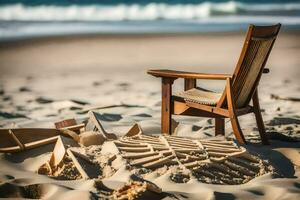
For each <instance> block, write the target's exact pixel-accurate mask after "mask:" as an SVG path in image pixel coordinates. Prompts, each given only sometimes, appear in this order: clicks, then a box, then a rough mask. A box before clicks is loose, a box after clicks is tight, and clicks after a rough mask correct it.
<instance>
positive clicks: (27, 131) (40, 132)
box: [0, 128, 61, 153]
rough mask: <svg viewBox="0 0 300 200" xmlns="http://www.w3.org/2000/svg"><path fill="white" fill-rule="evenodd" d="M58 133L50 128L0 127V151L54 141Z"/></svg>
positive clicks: (6, 151) (13, 150)
mask: <svg viewBox="0 0 300 200" xmlns="http://www.w3.org/2000/svg"><path fill="white" fill-rule="evenodd" d="M60 134H61V132H60V131H59V130H57V129H50V128H48V129H47V128H17V129H0V152H2V153H13V152H19V151H23V150H27V149H33V148H36V147H39V146H42V145H45V144H50V143H54V142H56V140H57V136H58V135H60Z"/></svg>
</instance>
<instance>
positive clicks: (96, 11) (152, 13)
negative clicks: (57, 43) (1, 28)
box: [0, 1, 300, 21]
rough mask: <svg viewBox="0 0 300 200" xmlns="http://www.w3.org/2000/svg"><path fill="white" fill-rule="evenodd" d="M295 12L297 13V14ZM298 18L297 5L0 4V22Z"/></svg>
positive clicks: (299, 10)
mask: <svg viewBox="0 0 300 200" xmlns="http://www.w3.org/2000/svg"><path fill="white" fill-rule="evenodd" d="M297 13H298V14H297ZM290 14H293V15H297V16H298V15H300V3H277V4H276V3H265V4H257V3H256V4H254V3H252V4H251V3H248V4H247V3H241V2H236V1H229V2H224V3H211V2H203V3H199V4H165V3H149V4H146V5H140V4H132V5H126V4H119V5H69V6H55V5H37V6H28V5H24V4H12V5H4V6H3V5H2V6H1V7H0V20H5V21H10V20H14V21H127V20H163V19H166V20H187V19H203V18H209V17H211V16H231V15H238V16H240V15H269V16H271V15H272V16H274V15H275V16H279V15H281V16H288V15H290Z"/></svg>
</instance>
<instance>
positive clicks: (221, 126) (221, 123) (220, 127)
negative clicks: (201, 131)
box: [215, 118, 225, 136]
mask: <svg viewBox="0 0 300 200" xmlns="http://www.w3.org/2000/svg"><path fill="white" fill-rule="evenodd" d="M215 135H216V136H217V135H225V120H224V118H215Z"/></svg>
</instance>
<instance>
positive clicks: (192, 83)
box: [184, 78, 196, 91]
mask: <svg viewBox="0 0 300 200" xmlns="http://www.w3.org/2000/svg"><path fill="white" fill-rule="evenodd" d="M195 87H196V79H194V78H185V79H184V90H185V91H186V90H190V89H192V88H195Z"/></svg>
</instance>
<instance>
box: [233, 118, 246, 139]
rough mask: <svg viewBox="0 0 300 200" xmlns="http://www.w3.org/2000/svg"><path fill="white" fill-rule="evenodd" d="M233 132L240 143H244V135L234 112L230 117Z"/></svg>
mask: <svg viewBox="0 0 300 200" xmlns="http://www.w3.org/2000/svg"><path fill="white" fill-rule="evenodd" d="M230 121H231V125H232V130H233V134H234V135H235V137H236V139H237V140H238V142H239V143H240V144H246V140H245V137H244V135H243V132H242V129H241V127H240V123H239V120H238V118H237V116H236V115H235V114H233V116H232V117H231V118H230Z"/></svg>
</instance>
